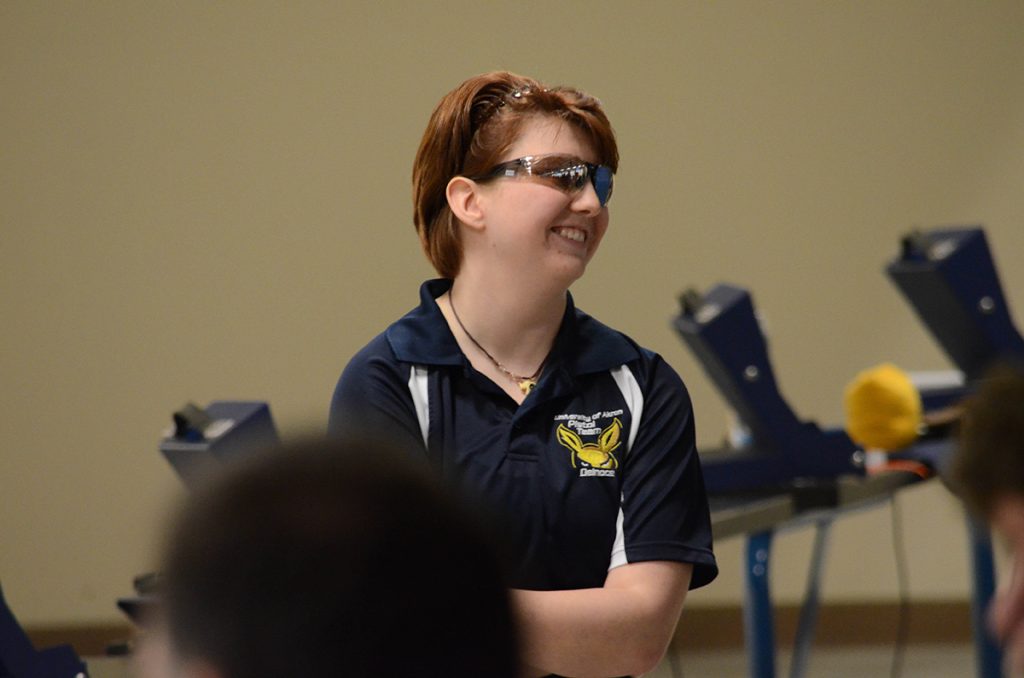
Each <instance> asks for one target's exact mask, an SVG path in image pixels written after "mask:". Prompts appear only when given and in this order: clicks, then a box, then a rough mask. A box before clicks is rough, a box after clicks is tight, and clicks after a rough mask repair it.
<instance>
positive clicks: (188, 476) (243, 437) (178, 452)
mask: <svg viewBox="0 0 1024 678" xmlns="http://www.w3.org/2000/svg"><path fill="white" fill-rule="evenodd" d="M172 418H173V420H174V427H173V428H172V429H170V430H168V431H167V432H166V433H165V434H164V436H163V438H162V439H161V441H160V452H161V454H163V455H164V457H165V458H166V459H167V461H168V462H169V463H170V465H171V466H172V467H174V470H175V471H176V472H177V473H178V476H179V477H180V478H181V480H182V481H183V482H184V483H185V485H186V487H194V486H195V485H196V484H197V483H199V482H201V481H202V479H203V477H204V475H205V474H206V473H207V472H210V471H213V470H215V469H216V468H217V467H218V466H221V465H222V464H224V463H226V462H228V461H230V460H233V459H240V458H242V457H245V456H246V455H250V454H254V453H258V452H260V451H262V450H267V449H270V448H272V447H274V446H275V445H277V444H278V443H279V442H280V441H279V439H278V436H277V429H276V428H275V427H274V420H273V419H272V418H271V416H270V406H269V405H267V403H265V402H260V401H244V400H215V401H213V402H212V403H210V404H209V405H207V406H206V408H205V409H204V408H201V407H198V406H196V405H193V404H192V403H188V404H186V405H185V406H184V407H182V408H181V409H180V410H178V411H177V412H175V413H174V414H173V415H172ZM133 588H134V589H135V595H134V596H129V597H126V598H119V599H118V600H117V606H118V607H119V608H121V611H123V612H124V613H125V614H126V615H128V617H129V618H130V619H131V620H132V621H133V622H135V623H136V624H137V625H139V626H142V627H145V626H146V624H147V623H148V620H149V619H148V618H149V612H150V611H151V610H152V609H153V608H154V606H155V605H156V602H157V599H158V597H159V594H160V575H159V574H157V573H152V572H150V573H146V574H142V575H139V576H137V577H136V578H135V580H134V582H133ZM0 678H2V676H0Z"/></svg>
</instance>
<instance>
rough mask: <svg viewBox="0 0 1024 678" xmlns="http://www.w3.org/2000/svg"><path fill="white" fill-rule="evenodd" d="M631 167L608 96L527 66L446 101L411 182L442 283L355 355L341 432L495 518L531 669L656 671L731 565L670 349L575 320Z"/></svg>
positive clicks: (340, 401) (339, 406) (341, 396)
mask: <svg viewBox="0 0 1024 678" xmlns="http://www.w3.org/2000/svg"><path fill="white" fill-rule="evenodd" d="M617 167H618V150H617V147H616V143H615V136H614V134H613V132H612V129H611V125H610V123H609V122H608V119H607V117H606V116H605V114H604V112H603V111H602V110H601V106H600V103H599V102H598V101H597V100H596V99H594V98H592V97H590V96H588V95H586V94H584V93H582V92H579V91H576V90H573V89H569V88H562V87H552V88H547V87H544V86H543V85H541V84H540V83H538V82H536V81H534V80H532V79H529V78H525V77H521V76H518V75H514V74H511V73H503V72H499V73H488V74H485V75H481V76H478V77H475V78H471V79H470V80H467V81H466V82H464V83H463V84H462V85H460V86H459V87H458V88H456V89H455V90H453V91H452V92H450V93H449V94H448V95H447V96H445V97H444V99H442V100H441V103H440V104H439V105H438V107H437V108H436V109H435V111H434V113H433V115H432V117H431V119H430V122H429V124H428V126H427V130H426V133H425V134H424V137H423V141H422V142H421V144H420V148H419V151H418V153H417V156H416V161H415V165H414V169H413V200H414V203H415V217H414V219H415V223H416V228H417V231H418V233H419V235H420V239H421V242H422V245H423V247H424V250H425V251H426V253H427V256H428V258H429V259H430V260H431V262H432V263H433V265H434V267H435V268H436V269H437V271H438V273H439V274H440V275H441V279H439V280H433V281H429V282H427V283H425V284H424V285H423V287H422V288H421V290H420V297H421V299H420V301H421V303H420V306H419V307H418V308H417V309H415V310H413V311H411V312H410V313H409V314H408V315H406V316H405V317H403V318H402V319H401V320H399V321H398V322H396V323H394V324H393V325H392V326H391V327H389V328H388V329H387V330H386V331H385V332H384V333H383V334H381V335H380V336H378V337H377V338H376V339H374V340H373V341H372V342H371V343H370V344H369V345H368V346H367V347H366V348H364V349H363V350H362V351H361V352H360V353H359V354H357V355H356V356H355V357H354V358H353V359H352V361H351V362H350V363H349V365H348V366H347V367H346V369H345V371H344V373H343V374H342V376H341V380H340V381H339V383H338V387H337V389H336V391H335V395H334V400H333V402H332V406H331V429H332V431H333V432H335V433H343V432H344V431H346V430H348V429H352V428H356V429H359V432H360V433H364V434H365V433H366V432H367V430H369V432H376V433H378V434H386V435H389V436H393V437H397V438H399V441H400V442H401V443H402V444H404V445H405V446H406V447H407V448H409V449H413V448H418V449H422V450H424V451H425V455H426V457H427V459H428V460H429V461H430V463H431V464H433V465H434V466H435V468H436V469H437V470H438V472H439V473H441V474H443V475H444V476H445V477H447V478H449V479H450V480H452V481H453V482H454V483H455V484H457V485H458V486H459V487H461V488H462V489H463V490H464V491H465V492H467V493H468V494H470V495H472V496H474V497H476V498H478V499H479V500H480V501H481V502H482V503H483V505H484V506H486V507H488V508H489V509H490V510H492V511H494V512H495V513H497V514H498V517H499V520H500V523H499V524H500V525H501V529H502V531H503V532H504V536H505V537H507V539H508V541H509V543H510V544H511V545H512V547H513V551H514V553H515V558H516V562H515V567H514V572H513V581H512V584H513V586H514V590H513V602H514V605H515V608H516V612H517V615H518V618H519V621H520V625H521V628H522V636H523V644H524V646H523V660H524V661H525V663H526V664H528V665H529V666H530V667H531V668H532V669H533V671H532V673H533V674H534V675H542V674H545V673H557V674H564V675H599V676H615V675H623V674H634V675H637V674H641V673H644V672H646V671H649V670H650V669H652V668H653V667H654V666H655V665H656V664H657V663H658V662H659V661H660V660H661V657H662V656H663V654H664V652H665V650H666V648H667V646H668V642H669V640H670V639H671V636H672V632H673V630H674V628H675V624H676V621H677V620H678V618H679V614H680V611H681V609H682V605H683V600H684V598H685V596H686V591H687V589H688V588H694V587H697V586H702V585H704V584H706V583H708V582H709V581H711V580H712V579H713V578H714V577H715V575H716V573H717V568H716V565H715V560H714V556H713V554H712V551H711V532H710V521H709V518H708V509H707V501H706V497H705V494H704V486H703V481H702V478H701V475H700V466H699V461H698V458H697V453H696V450H695V447H694V429H693V418H692V410H691V407H690V402H689V397H688V395H687V393H686V390H685V388H684V386H683V384H682V382H681V381H680V380H679V377H678V376H677V375H676V374H675V372H674V371H673V370H672V369H671V368H670V367H669V366H668V365H666V364H665V362H664V361H663V360H662V359H661V358H660V357H659V356H657V355H655V354H653V353H651V352H649V351H646V350H645V349H642V348H640V347H639V346H637V345H636V344H635V343H634V342H633V341H632V340H630V339H629V338H628V337H626V336H624V335H622V334H620V333H619V332H616V331H614V330H612V329H610V328H608V327H606V326H604V325H602V324H601V323H599V322H597V321H596V320H594V319H593V318H591V317H589V316H587V315H586V314H584V313H582V312H580V311H577V310H576V309H575V307H574V305H573V302H572V297H571V296H570V295H569V293H568V289H569V286H570V285H571V284H572V283H573V282H574V281H575V280H577V279H578V278H579V277H580V276H581V275H583V273H584V271H585V269H586V266H587V263H588V262H589V261H590V259H591V257H593V255H594V253H595V252H596V251H597V248H598V246H599V245H600V243H601V238H602V237H603V236H604V233H605V230H606V229H607V228H608V200H609V198H610V197H611V193H612V177H613V174H614V172H615V170H616V169H617Z"/></svg>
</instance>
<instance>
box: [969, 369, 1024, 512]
mask: <svg viewBox="0 0 1024 678" xmlns="http://www.w3.org/2000/svg"><path fill="white" fill-rule="evenodd" d="M951 471H952V473H951V475H952V481H953V484H954V486H955V488H956V489H957V490H958V492H959V493H960V494H961V495H962V496H963V498H964V500H965V501H966V502H967V504H968V506H970V507H971V509H973V510H974V511H976V512H977V513H978V515H979V516H980V517H983V518H986V519H989V520H993V521H996V522H997V523H998V520H999V517H1000V514H1001V513H1002V512H1005V509H1004V508H1003V507H1004V505H1005V504H1006V503H1007V502H1011V503H1017V504H1019V506H1020V507H1022V508H1024V370H1022V369H1021V368H1020V367H1019V366H1011V365H1008V364H1004V365H1002V366H1000V367H998V368H997V369H995V370H994V371H993V372H991V373H990V375H989V376H988V377H987V378H986V379H985V380H983V381H982V383H981V384H980V386H979V387H978V390H977V391H976V393H975V394H974V395H973V396H971V397H970V398H969V399H968V400H967V402H966V404H965V406H964V412H963V415H962V418H961V423H960V444H959V446H958V449H957V450H956V453H955V455H954V456H953V463H952V469H951ZM997 527H998V524H997Z"/></svg>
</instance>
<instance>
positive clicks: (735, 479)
mask: <svg viewBox="0 0 1024 678" xmlns="http://www.w3.org/2000/svg"><path fill="white" fill-rule="evenodd" d="M681 304H682V310H681V312H680V314H679V315H678V317H677V318H676V320H675V328H676V330H677V331H678V332H679V334H680V335H681V336H682V338H683V340H684V341H685V342H686V344H687V345H688V346H689V347H690V348H691V349H692V350H693V352H694V354H695V355H696V356H697V358H698V360H699V361H700V363H701V365H702V366H703V368H704V371H705V372H706V373H707V375H708V377H710V378H711V381H712V382H714V384H715V386H717V387H718V390H719V391H721V393H722V395H723V396H725V399H726V401H727V402H728V403H729V405H730V406H731V407H732V408H733V410H734V411H735V412H736V414H737V415H738V416H739V418H740V420H741V421H742V422H743V424H744V426H746V427H747V429H748V430H749V431H750V434H751V437H752V441H751V444H750V445H749V446H744V447H740V448H736V449H731V448H730V449H725V450H717V451H709V452H708V453H706V454H703V453H702V454H701V466H702V467H703V469H704V482H705V483H706V484H707V489H708V492H709V493H711V494H723V493H731V492H742V491H753V490H765V489H776V490H778V489H785V488H787V487H791V486H793V485H794V483H803V482H804V481H805V480H808V479H810V480H822V481H829V480H834V479H835V478H836V477H838V476H840V475H845V474H858V475H861V474H863V473H864V469H863V466H862V465H861V464H860V463H859V462H858V458H857V454H856V453H857V451H858V448H857V446H856V445H854V444H853V441H851V440H850V438H849V437H848V436H847V435H846V433H845V432H844V431H842V430H832V431H822V430H821V429H820V428H819V427H818V426H817V425H816V424H815V423H813V422H803V421H800V420H799V419H798V418H797V416H796V414H794V413H793V410H792V409H791V408H790V406H789V404H788V403H786V400H785V399H784V398H783V397H782V394H781V393H779V387H778V385H777V384H776V383H775V375H774V373H773V371H772V366H771V362H770V361H769V359H768V347H767V344H766V342H765V338H764V335H763V334H762V333H761V328H760V326H759V324H758V321H757V317H756V316H755V314H754V304H753V301H752V300H751V297H750V294H749V293H748V292H747V291H746V290H743V289H740V288H738V287H733V286H730V285H717V286H715V287H714V288H712V289H711V290H710V291H709V292H708V293H707V294H705V295H703V296H701V295H699V294H697V293H696V292H694V291H689V292H687V293H685V294H684V295H683V296H682V299H681Z"/></svg>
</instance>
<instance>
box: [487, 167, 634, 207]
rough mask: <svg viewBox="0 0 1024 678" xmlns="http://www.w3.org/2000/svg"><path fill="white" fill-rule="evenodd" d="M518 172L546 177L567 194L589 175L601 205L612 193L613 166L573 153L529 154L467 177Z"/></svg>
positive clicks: (602, 205) (577, 187) (573, 191)
mask: <svg viewBox="0 0 1024 678" xmlns="http://www.w3.org/2000/svg"><path fill="white" fill-rule="evenodd" d="M518 176H531V177H538V178H540V179H545V180H547V181H549V182H550V183H551V185H552V186H554V187H555V188H557V189H559V190H561V191H565V192H566V193H569V194H572V193H577V192H579V191H581V190H583V187H584V186H586V185H587V180H588V179H589V180H590V183H591V184H592V185H593V186H594V192H595V193H597V199H598V201H600V203H601V207H604V206H605V205H607V204H608V200H609V199H611V197H612V184H613V183H614V175H613V174H612V168H611V167H608V166H607V165H594V164H592V163H589V162H584V161H583V160H580V159H579V158H577V157H576V156H573V155H528V156H526V157H524V158H516V159H515V160H509V161H508V162H503V163H501V164H500V165H495V166H494V167H492V168H491V169H490V170H488V171H486V172H484V173H483V174H482V175H480V176H476V177H470V178H471V179H473V180H474V181H484V180H487V179H494V178H498V177H518Z"/></svg>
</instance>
